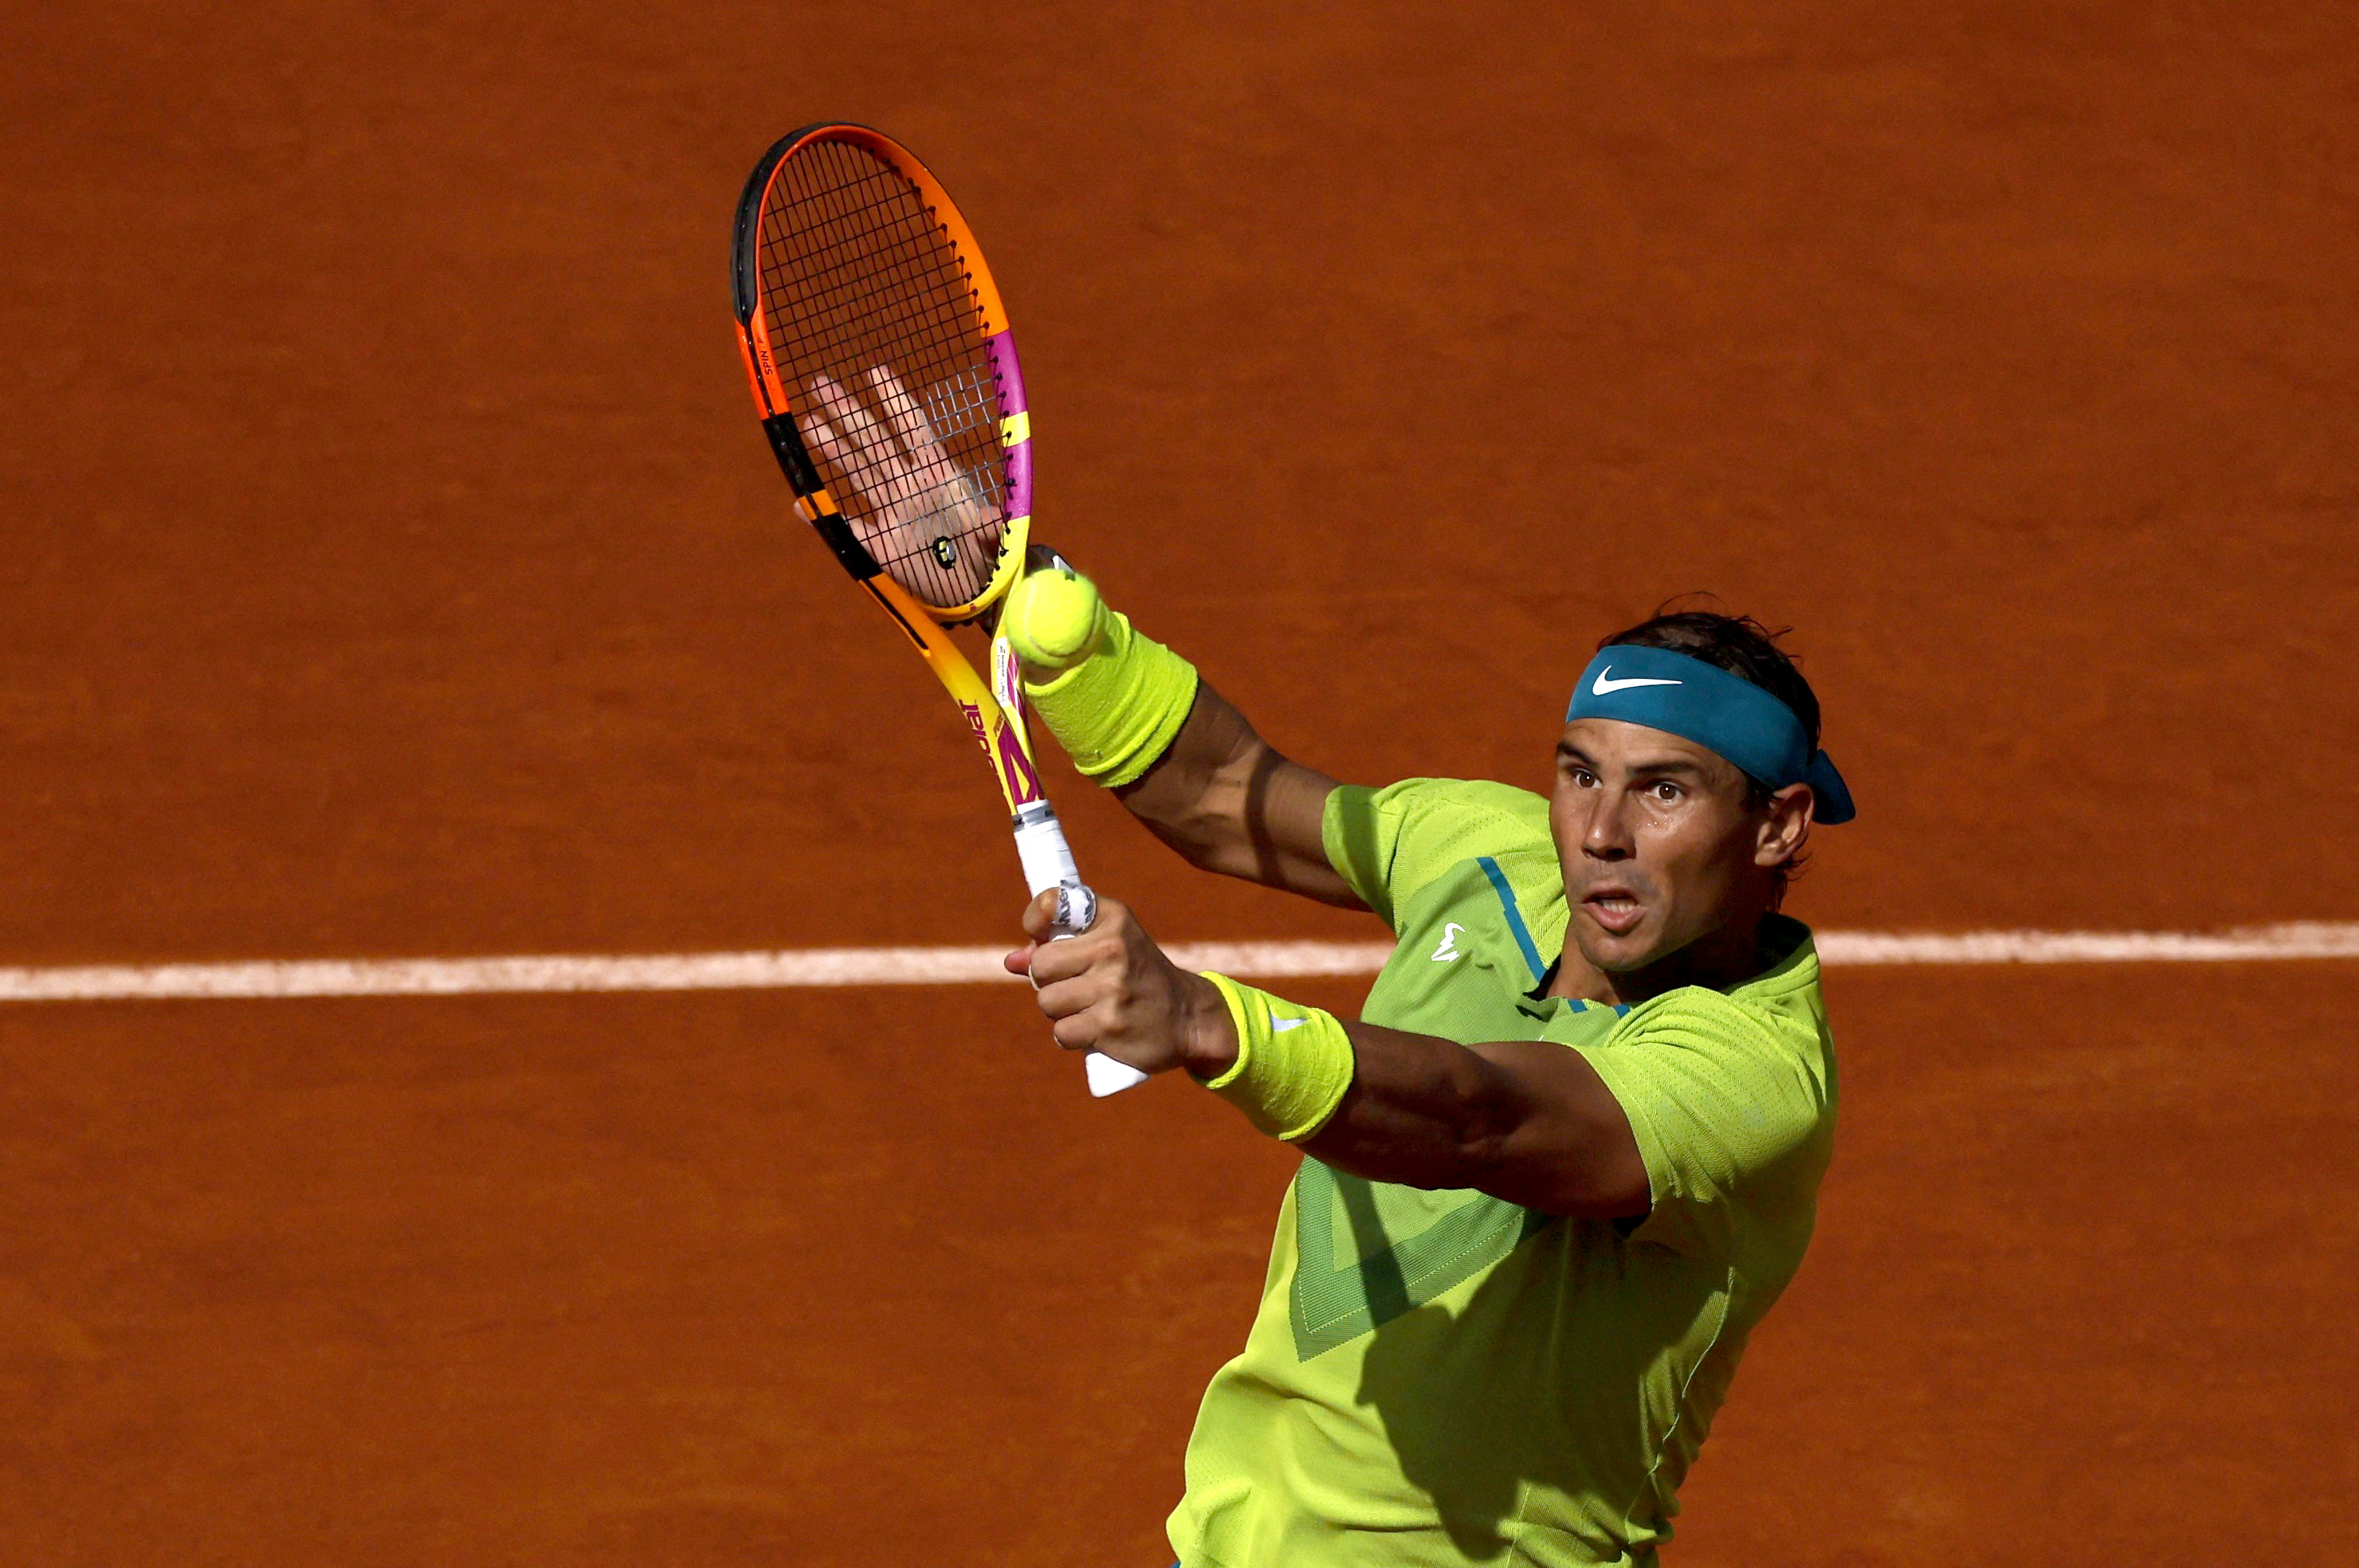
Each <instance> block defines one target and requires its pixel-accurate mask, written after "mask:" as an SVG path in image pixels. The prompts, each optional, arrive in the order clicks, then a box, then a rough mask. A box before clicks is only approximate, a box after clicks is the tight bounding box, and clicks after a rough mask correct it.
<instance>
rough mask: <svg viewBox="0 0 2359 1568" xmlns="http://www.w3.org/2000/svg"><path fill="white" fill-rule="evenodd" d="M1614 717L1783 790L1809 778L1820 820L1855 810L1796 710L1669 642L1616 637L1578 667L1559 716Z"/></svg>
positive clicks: (1568, 718) (1839, 817) (1843, 819)
mask: <svg viewBox="0 0 2359 1568" xmlns="http://www.w3.org/2000/svg"><path fill="white" fill-rule="evenodd" d="M1574 719H1621V720H1622V721H1623V722H1624V723H1625V724H1643V725H1645V726H1646V727H1647V729H1649V730H1662V731H1663V732H1664V733H1666V734H1669V735H1677V736H1679V737H1680V739H1681V740H1683V741H1694V742H1695V743H1696V744H1697V745H1699V746H1703V747H1707V748H1709V749H1710V750H1712V751H1714V752H1719V753H1720V754H1721V755H1722V756H1723V757H1725V758H1727V759H1728V760H1729V761H1730V762H1734V763H1735V764H1736V765H1737V767H1738V768H1739V769H1741V770H1743V772H1744V773H1745V774H1746V776H1748V777H1750V778H1753V779H1755V780H1757V781H1758V782H1760V783H1762V784H1767V785H1768V786H1769V787H1770V788H1771V789H1784V788H1785V787H1786V786H1787V785H1788V784H1809V785H1810V788H1811V789H1812V791H1814V792H1815V793H1816V794H1817V795H1818V797H1819V809H1818V819H1819V820H1820V821H1821V822H1828V823H1834V822H1849V821H1850V820H1851V819H1852V818H1853V817H1854V816H1858V815H1859V813H1858V811H1857V810H1855V809H1854V807H1853V806H1852V803H1851V791H1850V790H1849V789H1847V788H1845V787H1844V786H1843V775H1842V774H1841V773H1837V772H1835V765H1834V763H1833V762H1832V761H1831V760H1830V759H1829V758H1828V756H1827V754H1826V753H1825V752H1813V751H1811V750H1810V739H1809V737H1808V736H1807V735H1805V734H1804V733H1803V730H1802V721H1801V720H1800V719H1798V718H1796V717H1795V716H1794V710H1793V709H1792V708H1788V707H1787V706H1786V705H1785V704H1784V703H1782V702H1780V701H1778V700H1777V698H1776V697H1772V696H1770V695H1769V694H1768V693H1767V692H1766V691H1764V690H1762V689H1761V688H1760V687H1757V686H1755V685H1754V684H1753V683H1752V682H1751V681H1749V680H1746V679H1745V677H1744V676H1736V675H1731V674H1729V673H1728V672H1727V671H1726V670H1723V669H1722V668H1720V667H1719V666H1718V665H1708V664H1705V663H1704V662H1703V661H1702V660H1701V659H1691V658H1690V657H1688V655H1686V654H1674V653H1672V652H1671V651H1670V650H1669V649H1668V648H1635V647H1628V646H1625V645H1622V644H1618V643H1617V644H1616V645H1614V646H1613V647H1611V648H1603V649H1600V650H1599V652H1598V654H1597V656H1596V657H1595V658H1593V659H1592V660H1590V661H1589V667H1588V668H1587V669H1585V670H1583V671H1582V672H1581V684H1580V685H1579V686H1578V687H1574V688H1573V693H1572V706H1571V707H1570V708H1566V709H1565V713H1564V721H1565V722H1566V723H1567V724H1570V723H1571V722H1572V721H1573V720H1574Z"/></svg>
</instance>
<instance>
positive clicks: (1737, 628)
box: [1597, 594, 1819, 895]
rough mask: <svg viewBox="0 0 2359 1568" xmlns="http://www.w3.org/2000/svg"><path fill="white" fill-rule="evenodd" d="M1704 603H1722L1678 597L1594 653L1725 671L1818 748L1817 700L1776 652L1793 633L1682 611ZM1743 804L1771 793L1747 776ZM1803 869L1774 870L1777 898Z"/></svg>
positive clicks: (1786, 657) (1741, 618) (1796, 865)
mask: <svg viewBox="0 0 2359 1568" xmlns="http://www.w3.org/2000/svg"><path fill="white" fill-rule="evenodd" d="M1695 600H1703V601H1706V602H1709V603H1712V604H1717V603H1719V602H1720V601H1719V600H1716V599H1713V598H1712V596H1711V595H1710V594H1693V595H1682V596H1680V598H1679V599H1672V600H1665V601H1664V603H1663V606H1662V608H1661V609H1659V610H1658V611H1655V613H1654V615H1653V616H1652V617H1651V618H1649V619H1647V620H1645V621H1641V622H1638V624H1637V625H1636V626H1633V627H1631V628H1630V629H1629V630H1628V631H1626V632H1616V633H1614V635H1612V636H1611V637H1606V638H1603V639H1601V640H1600V641H1599V643H1598V644H1597V645H1598V647H1599V648H1601V649H1603V648H1612V647H1627V648H1662V649H1665V650H1667V651H1669V652H1670V653H1674V654H1686V655H1687V656H1688V657H1689V658H1691V659H1701V660H1702V661H1703V662H1704V663H1705V664H1708V665H1713V666H1714V667H1716V668H1719V669H1723V670H1726V671H1727V672H1728V673H1729V674H1730V675H1733V676H1740V677H1741V678H1743V679H1745V680H1748V681H1751V682H1752V683H1753V684H1754V685H1755V686H1757V687H1760V688H1761V689H1762V690H1764V691H1766V692H1767V693H1768V694H1769V695H1770V696H1772V697H1776V698H1777V700H1778V701H1780V702H1782V703H1784V704H1785V705H1786V706H1787V707H1788V708H1792V709H1793V710H1794V717H1795V718H1797V719H1800V720H1801V721H1802V733H1803V734H1804V735H1805V736H1807V737H1808V738H1809V740H1810V749H1811V750H1812V751H1816V750H1818V745H1819V697H1818V693H1816V692H1814V691H1812V690H1811V689H1810V682H1809V681H1807V680H1804V679H1803V678H1802V672H1801V671H1800V670H1799V669H1798V668H1796V667H1795V665H1794V660H1793V657H1792V656H1791V655H1790V654H1788V653H1787V652H1786V650H1785V649H1783V648H1780V647H1779V646H1777V639H1778V638H1780V637H1783V636H1785V635H1786V634H1787V633H1788V632H1790V631H1792V630H1793V628H1792V627H1790V626H1780V627H1779V628H1778V629H1777V630H1776V631H1775V632H1772V631H1771V630H1769V628H1768V627H1767V626H1764V625H1763V624H1761V622H1758V621H1756V620H1755V619H1753V617H1751V616H1750V615H1723V614H1722V613H1721V612H1720V611H1716V610H1701V609H1680V608H1678V606H1680V604H1682V603H1692V602H1694V601H1695ZM1773 793H1774V792H1773V791H1772V790H1771V789H1770V788H1769V786H1768V785H1767V784H1764V783H1762V782H1761V781H1760V780H1759V779H1756V778H1754V777H1752V776H1751V775H1750V774H1747V775H1746V777H1745V805H1747V806H1764V805H1767V803H1768V800H1769V796H1770V795H1771V794H1773ZM1801 869H1802V859H1801V857H1800V856H1799V855H1798V856H1796V857H1795V858H1794V859H1792V860H1788V861H1787V862H1786V864H1785V865H1783V866H1781V867H1779V868H1778V871H1777V885H1778V891H1779V893H1780V894H1781V895H1782V894H1783V892H1784V891H1785V884H1786V879H1787V878H1788V877H1789V876H1791V875H1793V874H1794V873H1795V872H1798V871H1800V870H1801Z"/></svg>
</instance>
